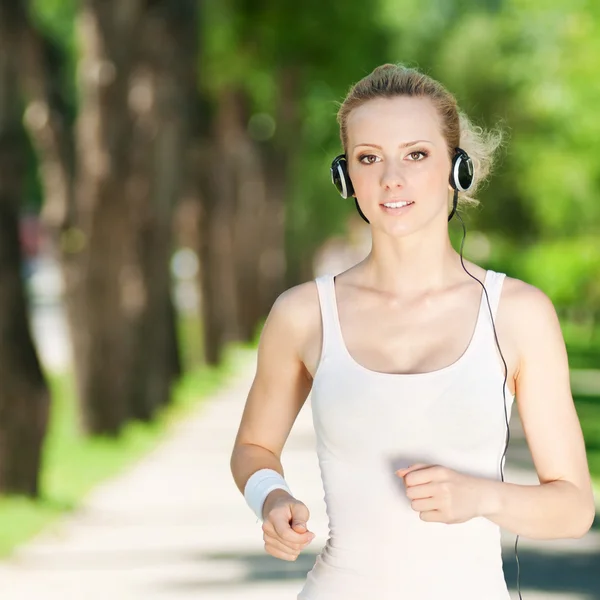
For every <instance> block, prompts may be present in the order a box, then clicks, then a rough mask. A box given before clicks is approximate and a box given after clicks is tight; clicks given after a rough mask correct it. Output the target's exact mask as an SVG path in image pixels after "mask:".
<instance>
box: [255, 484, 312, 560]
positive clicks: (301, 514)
mask: <svg viewBox="0 0 600 600" xmlns="http://www.w3.org/2000/svg"><path fill="white" fill-rule="evenodd" d="M309 517H310V513H309V512H308V508H307V507H306V505H305V504H304V503H303V502H300V500H296V498H294V497H293V496H291V495H290V494H288V493H287V492H286V491H285V490H281V489H277V490H273V491H272V492H271V493H270V494H269V495H268V496H267V498H266V500H265V503H264V504H263V519H264V520H263V524H262V530H263V532H264V533H263V539H264V541H265V550H266V551H267V553H268V554H270V555H271V556H274V557H275V558H281V559H282V560H289V561H295V560H296V559H297V558H298V555H299V554H300V552H301V551H302V550H303V549H304V548H306V546H308V544H310V543H311V542H312V541H313V539H314V538H315V534H314V533H312V532H310V531H308V529H307V527H306V523H307V521H308V519H309Z"/></svg>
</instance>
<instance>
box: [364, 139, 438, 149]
mask: <svg viewBox="0 0 600 600" xmlns="http://www.w3.org/2000/svg"><path fill="white" fill-rule="evenodd" d="M421 142H427V143H428V144H433V142H430V141H429V140H415V141H414V142H402V144H398V148H408V147H409V146H414V145H415V144H419V143H421ZM359 146H369V147H370V148H377V149H379V150H381V146H378V145H377V144H366V143H365V144H356V145H355V146H354V148H358V147H359ZM354 148H353V150H354Z"/></svg>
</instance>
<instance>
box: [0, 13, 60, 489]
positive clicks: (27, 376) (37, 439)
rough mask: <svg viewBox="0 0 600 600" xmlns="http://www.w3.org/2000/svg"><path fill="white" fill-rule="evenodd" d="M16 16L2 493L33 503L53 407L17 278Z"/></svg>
mask: <svg viewBox="0 0 600 600" xmlns="http://www.w3.org/2000/svg"><path fill="white" fill-rule="evenodd" d="M13 8H14V5H13V6H10V4H9V3H8V2H2V3H0V382H2V383H1V385H0V493H15V494H25V495H28V496H31V497H36V496H38V494H39V473H40V466H41V455H42V446H43V441H44V437H45V434H46V429H47V423H48V412H49V403H50V399H49V392H48V388H47V385H46V382H45V379H44V376H43V373H42V369H41V366H40V363H39V360H38V356H37V353H36V350H35V347H34V344H33V340H32V337H31V332H30V328H29V322H28V315H27V300H26V295H25V291H24V289H23V280H22V277H21V272H22V267H21V247H20V241H19V220H18V215H19V204H20V199H21V196H22V194H23V180H24V177H25V162H26V161H25V132H24V131H23V129H22V126H21V112H20V110H19V105H18V101H17V98H18V90H17V86H18V82H17V66H16V65H15V63H14V59H15V57H16V55H17V49H16V46H17V44H18V40H17V39H16V38H15V37H14V34H13V31H14V25H15V21H14V19H13V18H12V17H14V13H13Z"/></svg>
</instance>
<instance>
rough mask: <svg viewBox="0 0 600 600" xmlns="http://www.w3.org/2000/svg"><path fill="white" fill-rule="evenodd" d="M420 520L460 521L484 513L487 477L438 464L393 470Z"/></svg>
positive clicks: (489, 499)
mask: <svg viewBox="0 0 600 600" xmlns="http://www.w3.org/2000/svg"><path fill="white" fill-rule="evenodd" d="M396 474H397V475H398V476H399V477H404V484H405V485H406V495H407V497H408V498H410V500H412V502H411V507H412V509H413V510H415V511H417V512H419V513H420V515H419V516H420V518H421V520H422V521H434V522H438V523H447V524H452V523H464V522H465V521H468V520H470V519H472V518H474V517H479V516H485V515H486V514H487V512H488V506H489V505H490V501H493V499H492V498H491V496H490V495H489V491H490V490H489V489H488V486H487V483H488V482H487V480H485V479H481V478H479V477H473V476H471V475H465V474H464V473H459V472H458V471H454V470H453V469H450V468H448V467H443V466H441V465H424V464H416V465H412V466H410V467H408V468H407V469H400V470H398V471H396Z"/></svg>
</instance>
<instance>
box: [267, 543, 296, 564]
mask: <svg viewBox="0 0 600 600" xmlns="http://www.w3.org/2000/svg"><path fill="white" fill-rule="evenodd" d="M265 552H267V553H268V554H270V555H271V556H274V557H275V558H280V559H281V560H288V561H295V560H296V559H297V558H298V554H296V553H290V552H283V551H282V550H279V549H278V548H276V547H275V546H273V545H272V544H271V543H270V542H265Z"/></svg>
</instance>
